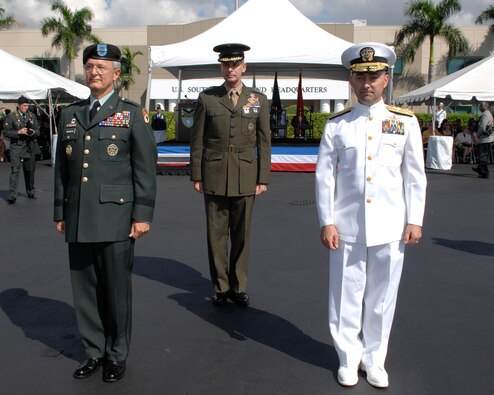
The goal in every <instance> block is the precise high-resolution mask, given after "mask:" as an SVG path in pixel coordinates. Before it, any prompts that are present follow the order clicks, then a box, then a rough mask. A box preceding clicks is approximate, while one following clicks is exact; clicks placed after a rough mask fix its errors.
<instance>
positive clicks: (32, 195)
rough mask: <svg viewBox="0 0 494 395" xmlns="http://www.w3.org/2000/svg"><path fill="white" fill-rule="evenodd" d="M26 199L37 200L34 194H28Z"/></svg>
mask: <svg viewBox="0 0 494 395" xmlns="http://www.w3.org/2000/svg"><path fill="white" fill-rule="evenodd" d="M27 197H28V198H29V199H37V198H38V197H37V196H36V195H35V194H34V193H28V194H27Z"/></svg>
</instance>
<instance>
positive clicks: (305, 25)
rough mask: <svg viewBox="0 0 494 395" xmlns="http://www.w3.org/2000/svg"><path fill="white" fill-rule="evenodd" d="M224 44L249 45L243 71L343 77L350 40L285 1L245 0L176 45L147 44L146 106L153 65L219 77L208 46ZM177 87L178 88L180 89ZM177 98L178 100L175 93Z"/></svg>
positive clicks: (186, 75) (182, 74)
mask: <svg viewBox="0 0 494 395" xmlns="http://www.w3.org/2000/svg"><path fill="white" fill-rule="evenodd" d="M225 42H238V43H243V44H246V45H249V46H250V47H251V50H250V51H248V52H247V53H246V62H247V64H248V67H247V74H249V73H250V75H252V73H255V75H256V76H258V75H273V76H274V72H275V71H278V72H282V73H283V74H284V75H287V76H293V77H297V76H298V73H299V72H300V71H302V72H303V76H304V78H307V77H312V78H331V79H334V80H344V79H346V78H347V75H348V73H347V71H346V70H345V69H344V68H343V66H342V64H341V59H340V57H341V53H342V52H343V51H344V50H345V49H347V48H348V47H349V46H351V45H352V43H350V42H348V41H345V40H342V39H340V38H338V37H336V36H334V35H332V34H330V33H328V32H326V31H325V30H323V29H321V28H320V27H319V26H317V25H316V24H315V23H313V22H312V21H311V20H309V19H308V18H306V17H305V16H304V15H303V14H302V13H300V12H299V11H298V10H297V9H296V8H295V7H294V6H293V5H292V4H291V3H290V2H289V1H288V0H269V1H268V0H249V1H247V2H246V3H245V4H244V5H242V6H241V7H240V8H239V9H238V10H236V11H235V12H234V13H232V14H231V15H230V16H228V17H227V18H225V19H224V20H222V21H221V22H220V23H218V24H217V25H215V26H213V27H212V28H211V29H209V30H207V31H205V32H203V33H201V34H199V35H197V36H195V37H193V38H191V39H188V40H185V41H182V42H179V43H176V44H169V45H162V46H151V47H150V54H149V65H150V67H149V75H148V91H147V97H146V105H147V106H149V99H150V91H151V81H152V68H153V67H162V68H165V69H167V70H168V71H169V72H171V73H172V74H173V75H175V76H176V77H177V78H178V79H179V83H180V81H181V80H182V79H194V78H207V77H216V78H218V77H219V66H218V64H219V63H218V54H216V53H214V52H213V49H212V48H213V47H214V46H215V45H217V44H222V43H225ZM180 91H181V89H179V92H180ZM178 99H179V100H180V94H179V97H178Z"/></svg>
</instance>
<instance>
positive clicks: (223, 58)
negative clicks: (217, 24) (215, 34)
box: [213, 43, 250, 62]
mask: <svg viewBox="0 0 494 395" xmlns="http://www.w3.org/2000/svg"><path fill="white" fill-rule="evenodd" d="M249 49H250V47H249V46H247V45H244V44H237V43H231V44H220V45H217V46H216V47H214V48H213V51H214V52H219V53H220V56H219V57H218V62H238V61H239V60H242V59H243V58H244V51H248V50H249Z"/></svg>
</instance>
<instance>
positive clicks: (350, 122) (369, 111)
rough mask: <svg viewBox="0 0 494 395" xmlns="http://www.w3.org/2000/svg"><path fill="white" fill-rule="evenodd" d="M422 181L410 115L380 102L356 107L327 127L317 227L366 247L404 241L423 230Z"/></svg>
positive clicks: (416, 127)
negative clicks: (415, 229)
mask: <svg viewBox="0 0 494 395" xmlns="http://www.w3.org/2000/svg"><path fill="white" fill-rule="evenodd" d="M426 184H427V179H426V176H425V170H424V155H423V148H422V139H421V133H420V128H419V125H418V121H417V118H416V117H415V116H414V115H413V113H411V112H408V111H406V110H402V109H399V108H395V107H391V106H386V105H385V104H384V102H383V101H381V102H379V103H377V104H375V105H373V106H370V107H369V106H365V105H362V104H357V105H356V106H355V107H353V108H351V109H350V110H346V111H344V112H342V113H340V114H336V115H335V116H333V117H332V118H330V119H329V120H328V122H327V123H326V126H325V129H324V133H323V136H322V139H321V144H320V146H319V154H318V159H317V168H316V200H317V210H318V215H319V222H320V225H321V226H324V225H331V224H332V225H335V227H336V229H337V230H338V233H339V237H340V239H341V240H343V241H346V242H350V243H359V244H364V245H366V246H368V247H370V246H375V245H381V244H386V243H389V242H392V241H397V240H400V239H402V238H403V233H404V230H405V227H406V225H407V224H414V225H420V226H422V220H423V216H424V209H425V189H426Z"/></svg>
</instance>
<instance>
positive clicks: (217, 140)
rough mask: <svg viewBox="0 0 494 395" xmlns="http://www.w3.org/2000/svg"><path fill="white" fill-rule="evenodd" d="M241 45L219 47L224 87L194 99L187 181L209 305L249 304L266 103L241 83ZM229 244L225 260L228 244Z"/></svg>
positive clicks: (265, 154)
mask: <svg viewBox="0 0 494 395" xmlns="http://www.w3.org/2000/svg"><path fill="white" fill-rule="evenodd" d="M249 49H250V48H249V47H248V46H247V45H243V44H221V45H218V46H216V47H214V48H213V50H214V51H215V52H219V59H218V60H219V62H220V64H221V74H222V76H223V78H224V80H225V83H224V84H223V85H221V86H216V87H212V88H209V89H206V90H204V91H203V92H201V93H200V94H199V98H198V100H197V106H196V110H195V114H194V124H193V127H192V128H193V129H192V136H191V144H190V168H191V176H190V179H191V181H193V186H194V189H195V190H196V191H197V192H200V193H203V194H204V201H205V206H206V222H207V241H208V255H209V269H210V273H211V279H212V282H213V288H214V294H213V297H212V302H213V304H214V305H216V306H221V305H224V304H225V303H226V302H227V298H229V299H231V300H232V301H233V302H234V303H237V304H239V305H241V306H247V305H248V304H249V295H248V294H247V293H246V292H245V291H246V287H247V271H248V259H249V243H250V227H251V218H252V210H253V208H254V199H255V196H258V195H260V194H262V193H264V192H266V191H267V189H268V182H269V175H270V170H271V130H270V126H269V106H268V101H267V98H266V96H265V95H264V94H262V93H260V92H259V91H258V90H257V89H254V88H249V87H247V86H245V85H244V84H243V83H242V74H243V73H244V72H245V71H246V68H247V65H246V63H245V62H244V51H247V50H249ZM229 238H230V241H231V248H230V256H229V257H228V250H229V248H228V239H229Z"/></svg>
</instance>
